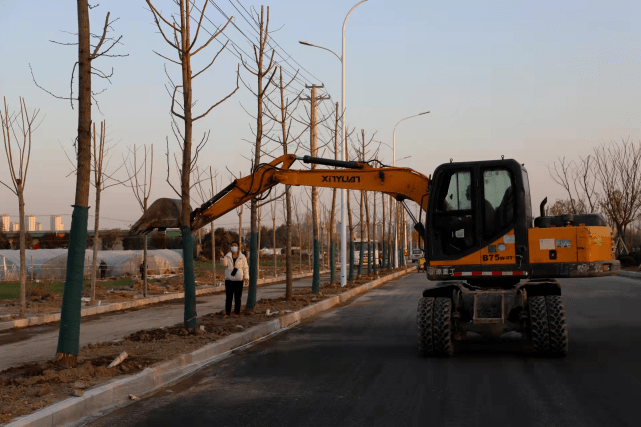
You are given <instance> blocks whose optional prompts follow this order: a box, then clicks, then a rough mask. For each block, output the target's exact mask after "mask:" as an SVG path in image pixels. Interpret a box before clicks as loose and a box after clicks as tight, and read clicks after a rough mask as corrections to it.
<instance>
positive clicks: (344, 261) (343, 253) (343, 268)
mask: <svg viewBox="0 0 641 427" xmlns="http://www.w3.org/2000/svg"><path fill="white" fill-rule="evenodd" d="M366 1H368V0H361V1H360V2H358V3H356V4H355V5H354V7H352V8H351V9H350V11H349V12H347V15H346V16H345V20H344V21H343V52H342V53H343V54H342V55H341V56H338V55H337V54H336V53H335V52H334V51H333V50H331V49H328V48H326V47H322V46H318V45H315V44H313V43H310V42H307V41H303V40H301V41H299V43H300V44H302V45H305V46H312V47H317V48H319V49H324V50H328V51H330V52H332V53H333V54H334V56H336V57H337V58H338V60H339V61H341V65H342V68H343V83H342V105H341V110H342V112H343V114H342V119H343V122H342V126H341V128H342V129H341V134H342V144H341V146H342V147H343V160H347V141H346V140H345V134H346V133H347V130H346V125H345V123H346V121H347V120H346V115H345V111H346V108H345V25H346V24H347V18H349V15H350V14H351V13H352V12H353V11H354V9H356V7H357V6H358V5H360V4H362V3H365V2H366ZM340 193H341V286H345V285H346V284H347V249H346V247H347V229H346V227H345V219H346V212H345V189H344V188H341V189H340Z"/></svg>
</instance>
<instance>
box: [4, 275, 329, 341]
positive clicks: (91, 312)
mask: <svg viewBox="0 0 641 427" xmlns="http://www.w3.org/2000/svg"><path fill="white" fill-rule="evenodd" d="M328 272H329V270H324V271H321V272H320V274H326V273H328ZM311 276H312V273H304V274H295V275H294V276H293V279H294V280H296V279H303V278H306V277H311ZM284 280H285V276H282V277H274V278H271V279H260V280H259V281H258V285H259V286H263V285H267V284H272V283H278V282H282V281H284ZM223 289H225V286H224V285H220V286H211V287H206V288H200V289H196V295H197V296H198V295H208V294H213V293H216V292H221V291H222V290H223ZM184 297H185V293H184V292H180V293H171V294H167V295H159V296H155V297H149V298H141V299H137V300H133V301H126V302H120V303H111V304H105V305H98V306H94V307H88V308H83V309H82V310H81V316H82V317H86V316H95V315H96V314H103V313H109V312H112V311H122V310H128V309H131V308H136V307H142V306H145V305H150V304H158V303H161V302H166V301H173V300H177V299H183V298H184ZM59 320H60V313H59V312H58V313H51V314H45V315H44V316H35V317H28V318H26V319H16V320H11V321H8V322H0V331H5V330H7V329H13V328H26V327H28V326H35V325H42V324H45V323H53V322H58V321H59Z"/></svg>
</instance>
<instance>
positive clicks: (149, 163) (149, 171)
mask: <svg viewBox="0 0 641 427" xmlns="http://www.w3.org/2000/svg"><path fill="white" fill-rule="evenodd" d="M130 155H131V160H130V162H129V164H128V165H127V164H126V165H125V169H126V171H127V177H128V178H129V183H130V186H131V191H133V193H134V197H135V198H136V201H137V202H138V206H140V210H142V213H143V215H144V214H145V212H147V207H148V204H149V196H150V195H151V185H152V183H153V173H154V145H153V144H151V147H149V149H147V146H146V145H143V147H142V160H141V162H140V163H138V149H137V148H136V145H134V148H133V150H130ZM96 228H98V227H97V226H96ZM142 251H143V252H142V265H143V270H142V294H143V295H144V296H147V268H148V267H149V266H148V263H147V235H143V246H142Z"/></svg>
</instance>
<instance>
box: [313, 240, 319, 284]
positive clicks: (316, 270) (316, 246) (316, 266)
mask: <svg viewBox="0 0 641 427" xmlns="http://www.w3.org/2000/svg"><path fill="white" fill-rule="evenodd" d="M319 292H320V245H319V243H318V239H314V272H313V276H312V293H313V294H317V293H319Z"/></svg>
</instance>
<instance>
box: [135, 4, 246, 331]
mask: <svg viewBox="0 0 641 427" xmlns="http://www.w3.org/2000/svg"><path fill="white" fill-rule="evenodd" d="M146 1H147V5H148V6H149V8H150V9H151V12H152V14H153V18H154V22H155V23H156V26H157V27H158V30H159V31H160V34H161V35H162V37H163V38H164V39H165V41H166V42H167V44H169V46H170V47H172V48H173V49H174V50H175V51H176V52H175V53H176V54H177V57H178V58H177V59H178V60H177V61H176V60H173V59H170V58H168V57H166V56H163V55H161V54H159V53H157V52H156V53H157V54H158V55H159V56H161V57H162V58H164V59H166V60H168V61H170V62H172V63H174V64H176V65H179V66H180V68H181V74H182V84H180V85H174V84H173V83H172V82H171V80H170V83H171V85H172V86H173V93H172V95H171V109H170V110H171V114H172V128H173V130H174V135H175V136H176V139H177V140H178V144H179V146H180V148H181V150H182V161H181V163H180V167H179V173H180V192H177V193H178V194H179V195H180V198H181V203H182V207H181V218H180V219H181V221H180V222H181V234H182V242H183V266H184V268H183V272H184V273H183V280H184V289H185V315H184V326H185V328H187V329H194V328H197V327H198V319H197V314H196V279H195V274H194V260H193V253H192V250H193V247H192V246H193V245H192V235H191V228H190V225H191V223H190V214H191V205H190V190H191V187H192V184H191V183H190V176H191V170H192V168H193V167H194V166H195V165H196V163H197V160H198V155H199V153H200V151H201V150H202V148H203V147H204V146H205V144H206V143H207V140H208V138H209V133H208V132H207V133H205V134H204V135H203V138H202V139H201V141H200V142H199V143H198V144H197V145H196V147H195V149H194V150H193V153H192V139H193V138H192V133H193V124H194V122H195V121H197V120H200V119H202V118H204V117H206V116H207V115H208V114H209V113H210V112H211V111H212V110H213V109H214V108H215V107H217V106H218V105H220V104H221V103H222V102H224V101H225V100H227V99H229V98H230V97H231V96H232V95H233V94H234V93H236V91H237V90H238V78H239V77H240V73H237V78H236V88H235V89H234V90H233V91H232V92H231V93H229V94H228V95H227V96H226V97H224V98H222V99H221V100H220V101H218V102H217V103H215V104H213V105H212V106H210V107H209V109H207V110H206V111H205V112H204V113H203V114H201V115H198V116H195V117H194V116H193V114H192V107H193V106H194V101H193V96H192V91H193V87H192V83H193V80H194V79H195V78H196V77H198V76H199V75H201V74H202V73H203V72H204V71H206V70H207V69H209V67H211V66H212V65H213V64H214V62H215V61H216V58H217V57H218V55H219V54H220V53H221V52H222V51H223V50H224V49H225V48H226V46H227V43H225V44H224V45H223V47H222V48H221V50H219V51H218V53H217V54H216V55H215V56H214V58H213V59H212V61H211V62H210V63H209V64H208V65H207V66H206V67H205V68H203V69H202V70H200V71H198V72H197V73H193V71H192V66H191V61H192V58H193V57H194V56H195V55H197V54H198V53H199V52H201V51H202V50H203V49H204V48H206V47H207V46H208V45H209V44H210V43H211V42H212V41H213V40H214V39H215V38H216V37H218V35H219V34H221V33H222V32H223V31H224V30H225V28H227V25H229V23H230V22H231V20H232V19H233V17H230V18H229V20H228V21H227V22H226V23H225V25H224V26H222V28H219V29H218V30H217V31H216V32H215V33H214V34H212V35H211V36H210V37H209V38H208V39H207V41H206V42H205V43H203V44H202V45H201V46H200V47H196V43H197V41H198V36H199V34H200V31H201V29H202V21H203V17H204V16H205V10H206V9H207V5H208V4H209V2H207V1H205V3H204V5H203V7H202V10H201V11H200V18H199V19H198V20H197V21H196V19H195V18H192V0H188V1H185V0H176V1H175V3H176V5H177V6H178V7H179V8H180V12H179V13H178V14H172V15H171V17H170V19H171V20H168V19H167V18H165V17H164V16H163V15H162V14H161V13H160V12H159V11H158V10H157V9H156V8H155V7H154V5H153V4H152V3H151V0H146ZM192 19H194V21H195V22H197V26H196V32H195V34H194V37H193V39H192V37H191V21H192ZM161 22H162V23H161ZM163 24H164V25H163ZM163 27H164V28H168V29H169V30H170V31H171V32H172V33H173V38H172V39H171V40H170V38H168V37H167V35H166V33H165V30H164V29H163ZM179 89H180V91H181V92H182V105H180V103H178V105H179V107H180V109H181V111H182V113H179V112H177V111H176V110H175V108H174V106H175V104H176V92H178V90H179ZM174 117H177V118H179V119H181V120H182V122H183V131H182V132H181V131H180V129H179V127H178V125H177V124H176V123H175V119H174ZM168 157H169V155H168ZM168 166H169V165H168ZM172 187H173V186H172ZM174 190H175V188H174Z"/></svg>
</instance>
